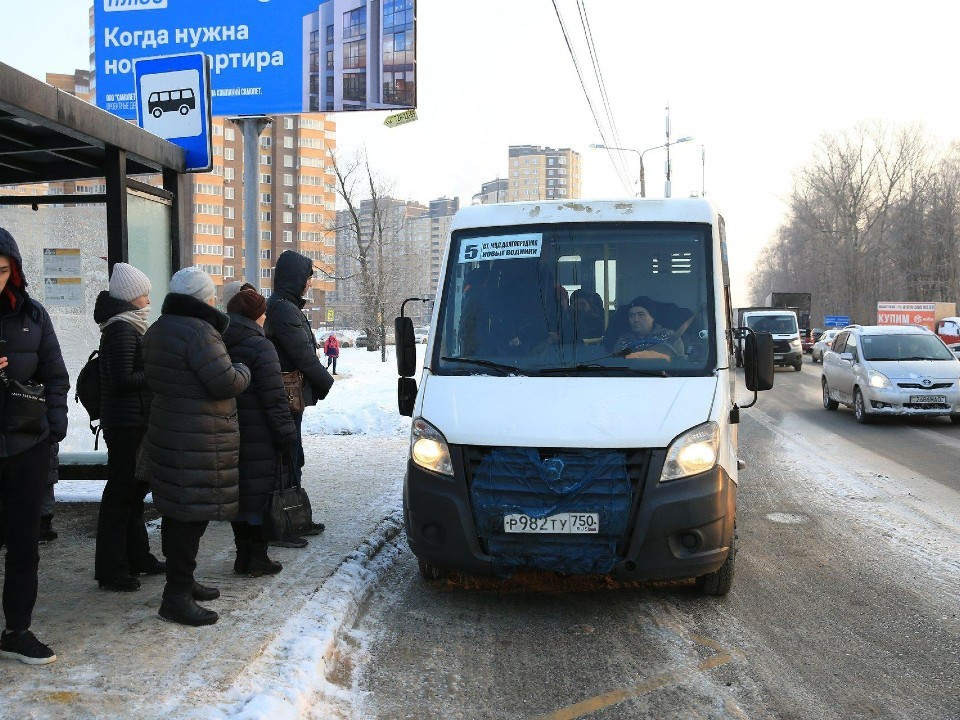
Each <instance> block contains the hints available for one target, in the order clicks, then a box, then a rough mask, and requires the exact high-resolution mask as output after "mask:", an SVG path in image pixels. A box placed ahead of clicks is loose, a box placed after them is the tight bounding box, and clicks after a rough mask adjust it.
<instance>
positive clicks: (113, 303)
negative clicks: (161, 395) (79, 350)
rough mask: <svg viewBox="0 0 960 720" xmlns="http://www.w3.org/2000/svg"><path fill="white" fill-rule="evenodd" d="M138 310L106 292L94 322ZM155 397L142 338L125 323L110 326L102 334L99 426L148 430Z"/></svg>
mask: <svg viewBox="0 0 960 720" xmlns="http://www.w3.org/2000/svg"><path fill="white" fill-rule="evenodd" d="M136 309H137V308H136V307H135V306H134V305H131V304H130V303H128V302H127V301H126V300H118V299H116V298H115V297H111V295H110V293H109V292H108V291H106V290H104V291H103V292H101V293H100V294H99V295H98V296H97V303H96V305H94V308H93V319H94V321H95V322H96V323H97V324H98V325H99V324H101V323H105V322H106V321H107V320H109V319H110V318H112V317H116V316H117V315H119V314H120V313H122V312H129V311H133V310H136ZM152 397H153V396H152V394H151V393H150V388H149V387H148V386H147V373H146V371H145V370H144V368H143V336H142V335H141V334H140V333H139V332H137V330H136V328H134V326H133V325H131V324H130V323H128V322H124V321H123V320H117V321H115V322H112V323H110V324H109V325H107V326H106V327H105V328H103V330H101V331H100V427H101V428H103V429H104V430H109V429H111V428H116V427H127V428H131V427H132V428H136V427H146V425H147V415H148V413H149V412H150V402H151V400H152Z"/></svg>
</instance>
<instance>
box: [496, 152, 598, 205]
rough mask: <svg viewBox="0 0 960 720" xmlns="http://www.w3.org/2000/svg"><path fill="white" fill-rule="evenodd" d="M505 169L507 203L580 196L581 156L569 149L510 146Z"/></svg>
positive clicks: (568, 198) (565, 198) (566, 198)
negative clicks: (506, 174)
mask: <svg viewBox="0 0 960 720" xmlns="http://www.w3.org/2000/svg"><path fill="white" fill-rule="evenodd" d="M508 168H509V173H510V174H509V177H508V180H509V183H510V184H509V186H508V188H507V193H506V197H505V198H504V199H505V200H506V202H516V201H524V200H570V199H573V198H579V197H580V193H581V183H580V153H578V152H576V151H574V150H571V149H570V148H560V149H559V150H554V149H553V148H544V147H540V146H538V145H511V146H510V149H509V152H508ZM488 184H489V183H488ZM481 194H482V193H481Z"/></svg>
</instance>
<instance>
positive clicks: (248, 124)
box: [230, 115, 272, 292]
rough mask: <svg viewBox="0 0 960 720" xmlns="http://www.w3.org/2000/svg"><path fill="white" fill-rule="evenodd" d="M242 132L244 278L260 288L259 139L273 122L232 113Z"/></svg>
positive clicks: (258, 117)
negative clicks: (237, 115)
mask: <svg viewBox="0 0 960 720" xmlns="http://www.w3.org/2000/svg"><path fill="white" fill-rule="evenodd" d="M230 122H232V123H234V124H235V125H237V126H238V127H239V128H240V130H241V132H242V133H243V178H242V182H243V268H244V269H243V279H244V280H245V281H246V282H248V283H250V284H251V285H253V286H254V287H255V288H257V291H258V292H259V291H260V215H259V212H258V211H259V208H260V198H259V197H258V190H259V189H260V149H259V147H258V142H257V139H258V138H259V137H260V133H262V132H263V131H264V129H265V128H266V127H267V126H268V125H269V124H270V123H271V122H272V120H271V119H270V118H268V117H266V116H263V115H252V116H247V117H233V118H230Z"/></svg>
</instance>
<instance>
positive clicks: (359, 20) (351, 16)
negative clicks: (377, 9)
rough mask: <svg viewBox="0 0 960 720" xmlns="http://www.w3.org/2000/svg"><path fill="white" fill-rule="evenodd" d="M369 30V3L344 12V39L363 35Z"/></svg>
mask: <svg viewBox="0 0 960 720" xmlns="http://www.w3.org/2000/svg"><path fill="white" fill-rule="evenodd" d="M366 32H367V5H366V3H364V4H363V5H361V6H360V7H358V8H355V9H354V10H350V11H349V12H345V13H344V14H343V39H344V40H346V39H348V38H352V37H361V36H362V35H365V34H366Z"/></svg>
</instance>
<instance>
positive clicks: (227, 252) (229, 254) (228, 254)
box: [223, 228, 234, 260]
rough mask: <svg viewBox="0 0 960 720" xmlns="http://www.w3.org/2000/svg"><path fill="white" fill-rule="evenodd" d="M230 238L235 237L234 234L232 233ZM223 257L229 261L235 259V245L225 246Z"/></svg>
mask: <svg viewBox="0 0 960 720" xmlns="http://www.w3.org/2000/svg"><path fill="white" fill-rule="evenodd" d="M230 229H231V230H233V228H230ZM230 237H233V234H232V233H231V234H230ZM223 256H224V257H225V258H227V259H228V260H229V259H230V258H232V257H234V254H233V245H225V246H224V248H223Z"/></svg>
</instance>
